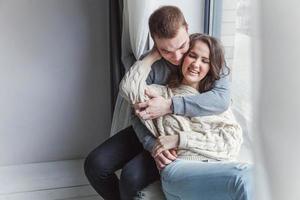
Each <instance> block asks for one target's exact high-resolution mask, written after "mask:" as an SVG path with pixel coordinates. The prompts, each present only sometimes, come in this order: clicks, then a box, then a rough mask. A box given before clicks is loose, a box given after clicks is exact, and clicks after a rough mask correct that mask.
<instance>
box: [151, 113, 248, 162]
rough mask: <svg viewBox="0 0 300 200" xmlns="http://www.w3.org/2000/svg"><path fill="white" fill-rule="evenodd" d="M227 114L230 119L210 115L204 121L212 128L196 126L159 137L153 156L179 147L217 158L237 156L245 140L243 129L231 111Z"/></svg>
mask: <svg viewBox="0 0 300 200" xmlns="http://www.w3.org/2000/svg"><path fill="white" fill-rule="evenodd" d="M226 114H227V117H230V118H229V119H228V118H227V119H225V118H224V117H209V118H208V120H207V121H205V122H204V123H209V124H210V128H203V129H199V128H194V129H193V130H184V131H180V132H179V133H178V135H168V136H161V137H159V138H158V139H157V142H156V144H155V145H154V148H153V152H152V154H153V156H154V157H155V156H156V155H157V154H159V153H160V152H161V151H163V150H165V149H172V148H179V149H186V150H189V151H192V152H194V153H197V154H199V155H203V156H206V157H209V158H213V159H217V160H231V159H234V158H236V156H237V154H238V152H239V150H240V147H241V144H242V142H243V139H242V129H241V127H240V126H239V124H237V123H236V122H235V121H234V120H232V118H231V116H230V115H231V114H232V113H231V112H230V111H228V112H226ZM232 117H233V116H232ZM202 123H203V122H202Z"/></svg>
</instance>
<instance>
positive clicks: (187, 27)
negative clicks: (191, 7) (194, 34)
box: [185, 24, 189, 32]
mask: <svg viewBox="0 0 300 200" xmlns="http://www.w3.org/2000/svg"><path fill="white" fill-rule="evenodd" d="M185 30H186V32H189V25H188V24H186V26H185Z"/></svg>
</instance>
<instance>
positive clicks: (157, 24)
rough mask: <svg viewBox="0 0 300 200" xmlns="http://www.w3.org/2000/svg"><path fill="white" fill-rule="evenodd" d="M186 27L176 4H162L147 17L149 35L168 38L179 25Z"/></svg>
mask: <svg viewBox="0 0 300 200" xmlns="http://www.w3.org/2000/svg"><path fill="white" fill-rule="evenodd" d="M183 26H184V27H187V23H186V21H185V18H184V16H183V14H182V12H181V10H180V9H179V8H177V7H176V6H163V7H160V8H158V9H157V10H155V11H154V12H153V13H152V14H151V16H150V18H149V29H150V34H151V37H152V38H153V39H154V36H155V37H157V38H166V39H170V38H173V37H175V36H176V34H177V32H178V30H179V29H180V28H181V27H183Z"/></svg>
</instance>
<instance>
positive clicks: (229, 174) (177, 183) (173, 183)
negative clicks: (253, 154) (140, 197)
mask: <svg viewBox="0 0 300 200" xmlns="http://www.w3.org/2000/svg"><path fill="white" fill-rule="evenodd" d="M252 168H253V167H252V165H250V164H243V163H232V162H231V163H230V162H201V161H191V160H182V159H177V160H175V161H174V162H172V163H171V164H169V165H168V166H167V167H165V168H164V169H163V170H162V171H161V181H162V187H163V191H164V193H165V196H166V198H167V199H168V200H175V199H176V200H180V199H181V200H251V199H252V197H253V191H252Z"/></svg>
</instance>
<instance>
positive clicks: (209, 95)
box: [172, 75, 230, 117]
mask: <svg viewBox="0 0 300 200" xmlns="http://www.w3.org/2000/svg"><path fill="white" fill-rule="evenodd" d="M172 103H173V113H174V114H177V115H184V116H188V117H197V116H208V115H214V114H220V113H222V112H224V111H226V110H227V109H228V107H229V105H230V83H229V76H228V75H227V76H222V77H221V79H219V80H217V81H216V83H215V86H214V88H213V89H212V90H210V91H207V92H204V93H201V94H197V95H189V96H183V97H179V96H175V97H173V98H172Z"/></svg>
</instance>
